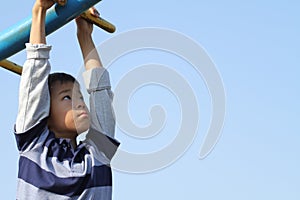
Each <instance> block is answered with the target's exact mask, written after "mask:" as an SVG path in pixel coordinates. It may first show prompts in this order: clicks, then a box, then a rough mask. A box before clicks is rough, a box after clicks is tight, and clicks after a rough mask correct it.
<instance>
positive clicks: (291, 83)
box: [0, 0, 300, 200]
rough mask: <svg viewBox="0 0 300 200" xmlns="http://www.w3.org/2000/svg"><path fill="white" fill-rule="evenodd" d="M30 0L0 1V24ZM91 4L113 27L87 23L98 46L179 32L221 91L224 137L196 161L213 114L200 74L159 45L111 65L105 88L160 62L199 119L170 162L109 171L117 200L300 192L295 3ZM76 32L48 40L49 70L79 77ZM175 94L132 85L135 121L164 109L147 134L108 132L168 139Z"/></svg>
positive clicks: (5, 167) (3, 171) (9, 98)
mask: <svg viewBox="0 0 300 200" xmlns="http://www.w3.org/2000/svg"><path fill="white" fill-rule="evenodd" d="M33 2H34V1H33V0H30V1H26V2H25V1H22V2H19V1H16V0H12V1H6V2H5V3H2V6H3V9H2V10H1V14H0V15H1V20H0V21H1V23H0V31H2V30H4V29H6V28H8V27H9V26H11V25H13V24H15V23H17V22H19V21H20V20H22V19H23V18H25V17H28V16H29V15H30V13H31V7H32V5H33ZM96 8H97V9H98V10H99V11H100V13H101V15H102V16H103V17H104V18H106V19H107V20H109V21H111V22H113V23H114V24H115V25H116V26H117V31H116V33H114V34H107V33H105V32H103V31H101V30H100V29H98V28H95V29H94V35H93V36H94V40H95V43H96V44H97V45H100V44H101V43H102V42H103V41H105V40H107V39H110V38H112V37H114V36H117V35H118V34H120V33H123V32H126V31H130V30H133V29H137V28H144V27H158V28H166V29H170V30H174V31H177V32H179V33H181V34H184V35H186V36H188V37H190V38H191V39H193V40H194V41H196V42H197V43H198V44H199V45H200V46H201V47H203V49H205V50H206V52H207V54H208V55H209V56H210V58H211V59H212V60H213V62H214V63H215V65H216V67H217V69H218V71H219V73H220V76H221V77H222V79H223V83H224V87H225V90H226V119H225V123H224V128H223V131H222V136H221V138H220V140H219V141H218V143H217V145H216V146H215V148H214V150H213V151H212V152H211V153H210V154H209V156H208V157H206V158H205V159H204V160H200V159H199V151H200V146H201V144H202V142H203V137H204V135H205V133H206V131H207V128H208V127H209V122H210V117H211V103H210V95H209V93H208V90H207V89H206V86H205V83H204V80H203V78H202V77H201V76H198V75H197V74H195V72H194V71H193V69H192V66H189V65H188V64H187V63H185V62H183V61H182V60H180V58H179V57H178V56H175V55H170V54H167V53H166V52H162V51H155V50H144V51H139V52H134V53H131V54H129V55H124V56H122V57H121V58H120V59H118V60H117V61H116V62H115V63H114V64H113V65H112V66H111V67H110V68H109V71H110V75H111V82H112V87H113V89H114V88H115V87H116V86H117V85H118V82H119V81H120V79H121V78H122V77H124V76H125V75H126V73H128V72H129V71H130V70H132V69H134V68H136V67H138V66H140V65H143V64H147V63H160V64H164V65H168V66H169V67H171V68H174V70H176V71H177V72H178V73H179V74H181V75H182V76H183V77H185V81H187V82H189V84H190V85H191V87H192V88H193V91H194V92H195V96H196V99H197V101H198V108H199V116H200V117H199V128H198V131H197V135H196V137H195V139H194V141H193V143H192V144H191V146H190V148H189V149H188V150H187V151H186V152H185V153H184V154H183V156H181V157H180V158H179V159H178V160H176V162H174V163H173V164H171V165H169V166H167V167H165V168H163V169H161V170H157V171H154V172H151V173H143V174H133V173H124V172H121V171H118V170H114V199H115V200H121V199H132V200H137V199H144V200H148V199H149V200H150V199H174V200H177V199H178V200H179V199H207V200H219V199H231V200H241V199H243V200H254V199H255V200H265V199H273V200H282V199H289V200H298V199H300V192H299V186H300V170H299V169H300V158H299V155H300V134H299V133H300V128H299V122H300V117H299V114H300V105H299V102H300V94H299V92H300V81H299V74H300V68H299V66H300V65H299V64H300V48H299V46H300V39H299V35H300V24H299V19H300V14H299V9H300V2H299V1H296V0H290V1H284V2H283V1H267V0H266V1H258V0H253V1H233V0H228V1H201V0H200V1H191V0H187V1H177V2H175V1H171V0H164V1H159V0H152V1H138V0H127V1H120V2H118V1H113V0H110V1H109V0H104V1H103V2H100V3H98V4H97V5H96ZM75 32H76V29H75V23H73V22H71V23H69V24H68V25H66V26H64V27H63V28H61V29H59V31H57V32H55V33H53V34H52V35H50V36H49V37H48V38H47V42H48V43H49V44H51V45H53V50H52V52H51V60H50V61H51V64H52V68H53V71H66V72H68V73H71V74H73V75H74V76H77V75H78V74H79V71H80V68H81V66H82V60H81V54H80V52H79V47H78V44H77V42H76V34H75ZM129 42H130V41H129ZM115 48H118V47H115ZM24 59H25V52H24V51H21V52H20V53H18V54H16V55H15V56H13V57H11V58H10V60H11V61H14V62H16V63H18V64H22V63H23V62H24ZM166 78H168V75H166ZM19 79H20V78H19V76H17V75H15V74H13V73H11V72H8V71H6V70H4V69H0V80H1V84H0V91H1V93H2V95H1V108H2V109H1V111H0V126H1V129H2V131H1V133H2V137H1V138H2V139H1V141H0V157H1V159H2V161H1V165H0V180H1V187H0V188H1V189H0V193H1V199H14V198H15V191H16V179H17V165H18V152H17V148H16V143H15V139H14V135H13V126H14V123H15V119H16V114H17V99H18V87H19V86H18V84H19ZM178 84H180V83H178ZM116 101H122V100H120V99H116ZM178 101H180V99H179V100H178V98H177V96H176V94H172V93H171V92H170V91H168V90H167V89H166V88H164V87H162V86H159V85H155V84H153V85H149V86H145V87H142V88H141V89H139V90H138V91H135V93H134V95H133V96H132V98H131V99H130V102H129V106H128V110H129V112H130V114H131V117H132V120H133V121H134V123H135V124H137V125H139V126H145V125H147V124H149V123H151V120H149V113H148V111H149V109H150V108H151V107H152V105H154V104H159V105H161V106H162V107H163V108H164V109H165V112H166V122H165V126H164V127H163V130H162V131H161V132H160V134H159V135H157V136H155V137H152V138H150V139H148V140H145V139H144V140H141V139H136V138H132V137H130V136H128V135H126V134H125V133H124V132H123V131H122V128H121V127H119V128H118V129H117V131H116V137H117V139H119V140H120V141H121V142H122V145H121V147H120V148H122V149H124V150H128V151H130V152H134V153H148V152H152V151H155V150H157V149H159V148H162V147H163V146H164V145H166V144H168V143H170V141H171V140H172V138H174V137H175V136H176V134H177V132H176V130H178V127H179V126H180V106H179V105H178ZM124 106H126V104H124ZM190 120H195V119H190Z"/></svg>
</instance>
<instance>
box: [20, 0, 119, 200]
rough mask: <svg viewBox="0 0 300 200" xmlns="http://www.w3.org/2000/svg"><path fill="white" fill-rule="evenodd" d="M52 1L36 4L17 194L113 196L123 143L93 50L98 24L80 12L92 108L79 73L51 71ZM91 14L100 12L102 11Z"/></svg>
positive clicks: (24, 80) (24, 82) (23, 91)
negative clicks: (48, 20)
mask: <svg viewBox="0 0 300 200" xmlns="http://www.w3.org/2000/svg"><path fill="white" fill-rule="evenodd" d="M51 6H53V1H52V0H36V2H35V4H34V6H33V8H32V26H31V32H30V39H29V43H28V44H26V49H27V60H26V62H25V64H24V66H23V73H22V77H21V83H20V94H19V111H18V116H17V121H16V125H15V136H16V141H17V145H18V149H19V151H20V159H19V173H18V189H17V199H20V200H21V199H30V200H33V199H39V200H43V199H55V200H59V199H99V200H100V199H101V200H106V199H111V196H112V174H111V168H110V166H109V163H110V160H111V158H112V156H113V155H114V153H115V151H116V149H117V147H118V145H119V143H118V142H117V141H116V140H114V139H113V137H114V128H115V120H114V116H113V111H112V107H111V101H112V92H111V90H110V81H109V75H108V72H107V71H106V70H105V69H104V68H103V67H102V65H101V61H100V58H99V56H98V54H97V53H96V52H95V51H92V50H94V48H95V45H94V43H93V40H92V37H91V34H92V30H93V25H92V24H90V23H88V22H87V21H85V20H83V19H81V18H78V19H76V24H77V38H78V41H79V44H80V48H81V51H82V55H83V59H84V63H85V68H86V71H85V72H84V79H85V83H86V87H87V90H88V92H89V94H90V104H91V105H90V112H89V111H88V109H87V107H86V105H85V103H84V100H83V98H82V94H81V92H80V88H79V83H78V82H77V81H76V80H75V79H74V78H73V77H72V76H70V75H67V74H64V73H55V74H51V75H49V72H50V64H49V62H48V58H49V51H50V49H51V47H50V46H49V45H46V37H45V15H46V11H47V9H48V8H50V7H51ZM91 12H92V13H93V14H94V15H95V16H98V14H97V11H96V10H95V9H91ZM90 52H92V53H91V54H89V53H90ZM88 129H89V130H88ZM86 130H88V133H87V135H86V140H85V141H84V142H82V143H80V144H79V145H77V144H76V137H77V135H78V134H80V133H82V132H84V131H86Z"/></svg>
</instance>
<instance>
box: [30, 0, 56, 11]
mask: <svg viewBox="0 0 300 200" xmlns="http://www.w3.org/2000/svg"><path fill="white" fill-rule="evenodd" d="M53 4H54V1H53V0H36V1H35V4H34V6H33V10H35V11H38V10H40V9H42V10H43V11H46V10H48V9H49V8H50V7H52V6H53Z"/></svg>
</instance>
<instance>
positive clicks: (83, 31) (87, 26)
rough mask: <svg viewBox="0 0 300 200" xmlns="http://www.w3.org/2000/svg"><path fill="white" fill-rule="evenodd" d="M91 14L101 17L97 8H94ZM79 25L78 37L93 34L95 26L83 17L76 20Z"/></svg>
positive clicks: (90, 10)
mask: <svg viewBox="0 0 300 200" xmlns="http://www.w3.org/2000/svg"><path fill="white" fill-rule="evenodd" d="M89 12H90V13H91V14H92V15H93V16H95V17H99V12H98V11H97V9H96V8H94V7H92V8H90V9H89ZM76 24H77V36H90V35H91V34H92V32H93V24H92V23H90V22H88V21H87V20H85V19H83V18H82V17H78V18H76Z"/></svg>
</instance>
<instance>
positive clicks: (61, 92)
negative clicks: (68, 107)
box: [58, 89, 71, 95]
mask: <svg viewBox="0 0 300 200" xmlns="http://www.w3.org/2000/svg"><path fill="white" fill-rule="evenodd" d="M70 91H71V90H70V89H66V90H62V91H60V92H59V93H58V95H61V94H63V93H68V92H70Z"/></svg>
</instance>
